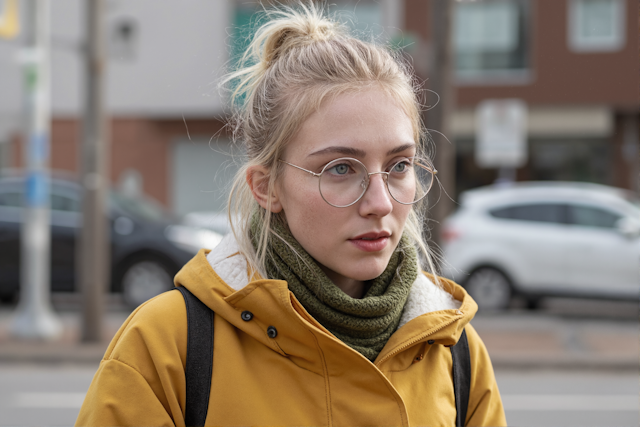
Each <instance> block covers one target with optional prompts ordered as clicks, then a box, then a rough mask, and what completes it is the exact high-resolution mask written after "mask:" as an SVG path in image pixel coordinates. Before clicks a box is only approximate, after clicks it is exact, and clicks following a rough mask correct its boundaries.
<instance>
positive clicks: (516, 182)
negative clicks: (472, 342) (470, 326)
mask: <svg viewBox="0 0 640 427" xmlns="http://www.w3.org/2000/svg"><path fill="white" fill-rule="evenodd" d="M285 3H286V2H285ZM323 3H325V4H326V7H327V8H328V10H329V11H330V12H331V13H335V14H336V15H337V16H338V17H339V19H340V20H342V21H344V22H345V23H346V24H347V25H350V26H351V27H352V28H354V29H355V30H356V32H357V33H358V34H359V35H360V36H361V37H363V38H366V39H375V40H376V41H377V42H379V43H385V44H388V45H389V46H391V48H392V49H394V50H396V51H397V52H398V54H399V55H402V56H404V58H405V59H406V60H407V61H408V62H409V63H410V64H411V65H412V67H413V69H414V71H415V74H416V78H417V79H418V81H420V82H421V83H422V85H423V87H424V88H425V89H426V90H425V91H424V95H423V96H424V97H423V100H422V101H423V103H424V105H425V112H424V121H425V123H426V125H427V127H428V128H429V129H430V135H431V139H432V142H433V146H434V147H435V162H436V167H437V169H438V171H439V174H438V177H440V184H441V188H442V189H440V188H436V189H434V190H432V191H433V194H430V196H429V197H430V200H429V201H430V204H431V205H432V208H431V218H432V219H433V220H432V221H429V223H428V224H426V227H427V228H428V229H430V230H431V237H432V240H433V242H434V247H435V244H437V245H438V246H439V247H440V248H441V249H442V251H443V254H444V261H443V263H442V265H441V267H442V271H443V274H445V275H446V276H448V277H452V278H454V279H455V280H456V281H458V282H459V283H461V284H463V285H464V286H465V287H466V288H467V289H468V291H469V292H470V293H471V294H472V295H473V296H474V298H475V299H476V300H477V301H478V303H479V305H480V312H479V314H478V315H477V317H476V320H475V321H474V325H475V326H476V328H477V329H478V330H479V332H480V334H481V336H482V337H483V338H484V340H485V343H486V345H487V347H488V349H489V352H490V354H491V355H492V358H493V361H494V365H495V368H496V372H497V376H498V383H499V386H500V388H501V391H502V393H503V395H504V397H503V398H504V403H505V408H506V410H507V419H508V421H509V423H510V425H522V426H524V425H532V426H533V425H555V426H559V425H563V426H564V425H567V426H569V425H576V426H577V425H580V426H587V425H602V426H605V425H629V426H631V425H638V423H639V421H640V420H639V418H638V410H639V402H638V394H639V392H640V388H639V385H638V362H639V360H640V344H639V343H638V326H637V325H638V324H637V322H638V302H639V295H640V204H639V203H638V199H637V193H638V189H639V188H638V187H639V185H640V184H639V183H640V181H639V177H640V176H639V174H640V150H639V148H640V143H639V134H640V110H639V108H638V107H640V96H639V95H640V71H639V70H640V67H639V56H638V39H639V27H638V22H639V18H640V15H639V10H638V3H637V2H636V1H634V0H462V1H455V0H342V1H341V0H334V1H330V2H323ZM47 5H48V6H47ZM95 5H101V7H99V8H94V7H93V6H95ZM260 10H261V6H260V5H259V4H258V3H257V2H254V1H248V0H190V1H188V2H184V1H178V0H155V1H152V0H136V1H124V0H102V1H94V0H91V1H81V0H56V1H55V2H53V1H46V0H0V301H1V302H2V305H0V426H1V425H70V424H73V422H74V420H75V414H77V412H78V408H79V406H80V405H81V402H82V399H83V396H84V392H85V391H86V389H87V387H88V384H89V382H90V380H91V377H92V375H93V373H94V372H95V369H96V368H97V365H98V362H99V360H100V358H101V356H102V353H103V352H104V350H105V349H106V345H107V343H108V341H109V340H110V338H111V337H112V336H113V334H114V333H115V331H116V330H117V328H118V327H119V326H120V324H121V323H122V322H123V321H124V319H125V318H126V317H127V315H128V314H129V313H130V312H131V310H132V309H133V308H134V307H136V306H137V305H138V304H140V303H141V302H143V301H145V300H146V299H148V298H150V297H152V296H154V295H156V294H158V293H160V292H162V291H164V290H167V289H170V287H171V286H173V285H172V277H173V275H174V274H175V273H176V272H177V271H178V270H179V269H180V267H181V266H182V265H183V264H184V263H185V262H186V261H187V260H188V259H190V258H191V257H192V256H193V255H194V254H195V253H196V252H197V250H198V249H199V248H201V247H213V246H215V245H216V244H217V242H219V241H220V239H221V236H222V235H224V234H225V233H227V232H228V231H229V228H228V222H227V221H226V215H225V213H224V209H225V203H226V198H227V196H228V192H229V186H230V180H231V178H232V177H233V175H234V173H235V172H236V171H237V169H238V165H239V164H240V163H241V161H242V155H243V152H242V147H240V146H238V145H235V144H234V143H233V142H232V138H231V134H230V133H229V131H228V129H227V128H225V117H226V114H227V113H228V108H227V104H226V98H225V96H226V95H225V94H224V93H221V92H220V91H219V89H218V87H217V81H218V79H219V78H220V77H221V76H222V75H224V73H225V70H227V69H228V67H230V66H233V64H234V63H235V61H237V58H238V55H239V54H240V53H241V52H242V51H243V49H244V47H245V46H247V44H248V40H249V38H250V37H251V34H252V33H253V29H254V28H255V26H256V12H258V11H260ZM43 177H44V178H43ZM100 183H102V184H100ZM90 215H93V216H90ZM83 218H84V219H83ZM92 218H93V219H92ZM91 221H97V222H96V223H95V224H98V225H97V226H95V227H93V226H92V227H86V225H87V224H94V223H93V222H91ZM83 224H85V227H83ZM100 224H103V226H100ZM38 227H40V228H38ZM100 227H103V232H102V234H100V233H97V234H95V235H90V233H89V231H90V230H89V231H88V230H87V228H89V229H91V230H93V229H94V228H95V229H96V230H98V231H99V230H100ZM47 229H49V230H50V232H45V231H42V230H47ZM30 230H31V231H30ZM33 230H40V231H39V232H37V231H33ZM38 233H39V234H38ZM30 236H31V237H30ZM33 236H36V238H34V237H33ZM37 236H41V237H42V238H41V239H40V240H38V239H37ZM45 240H46V241H47V242H48V243H46V242H45ZM35 241H42V242H45V243H38V244H39V245H40V246H38V247H37V248H36V247H35V246H29V245H31V244H32V243H29V242H35ZM34 248H36V249H34ZM36 251H37V253H38V254H40V255H38V256H33V257H31V256H29V257H28V258H29V261H28V262H27V257H25V256H24V255H23V254H32V253H35V252H36ZM88 254H95V255H88ZM37 260H40V261H39V264H38V262H37ZM83 266H84V268H83ZM88 266H91V268H89V267H88ZM89 270H91V271H94V270H95V271H97V272H99V273H100V274H99V275H98V276H99V278H98V279H96V276H95V275H94V276H91V274H90V271H89ZM81 278H82V279H81ZM100 278H101V279H100ZM52 325H53V326H52Z"/></svg>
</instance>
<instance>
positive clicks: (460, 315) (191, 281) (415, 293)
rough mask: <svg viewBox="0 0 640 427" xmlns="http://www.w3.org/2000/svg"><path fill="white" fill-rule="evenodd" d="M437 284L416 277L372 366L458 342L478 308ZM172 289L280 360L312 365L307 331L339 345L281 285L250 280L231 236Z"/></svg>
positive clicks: (451, 286)
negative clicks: (246, 314) (248, 317)
mask: <svg viewBox="0 0 640 427" xmlns="http://www.w3.org/2000/svg"><path fill="white" fill-rule="evenodd" d="M439 281H440V283H441V285H442V287H439V286H437V285H435V284H434V283H433V282H434V278H433V276H431V275H429V274H427V273H424V274H420V275H418V278H417V279H416V281H415V282H414V283H413V285H412V287H411V291H410V293H409V297H408V299H407V302H406V304H405V308H404V311H403V314H402V317H401V321H400V325H399V327H398V330H397V331H396V332H395V333H394V334H393V335H392V336H391V338H390V339H389V341H388V342H387V344H386V346H385V347H384V348H383V350H382V351H381V352H380V354H379V356H378V358H377V359H376V362H375V363H376V365H379V364H382V363H383V362H384V361H385V360H388V359H391V358H392V357H393V356H394V355H396V354H399V353H401V352H403V351H404V350H406V349H408V348H410V347H412V346H415V345H419V344H421V343H423V342H425V341H426V340H427V339H428V340H429V342H430V343H431V342H432V340H433V342H438V343H440V344H443V345H446V346H450V345H454V344H455V343H456V342H457V341H458V339H459V337H460V334H461V333H462V330H463V329H464V327H465V326H466V325H467V324H468V322H469V321H470V320H471V319H472V318H473V316H474V315H475V313H476V311H477V305H476V303H475V302H474V301H473V300H472V299H471V297H469V295H468V294H467V293H466V291H465V290H464V289H463V288H462V287H461V286H459V285H457V284H455V283H454V282H452V281H450V280H447V279H444V278H439ZM175 285H176V286H184V287H185V288H187V289H189V291H191V292H192V293H193V294H194V295H195V296H196V297H198V299H200V300H201V301H202V302H203V303H204V304H206V305H207V306H208V307H209V308H211V309H212V310H213V311H214V312H215V313H216V314H217V315H218V316H221V317H222V318H224V319H225V320H226V321H227V322H229V323H231V324H233V325H234V326H235V327H237V328H239V329H241V330H242V331H244V332H245V333H247V334H249V335H250V336H252V337H253V338H254V339H256V340H258V341H259V342H261V343H262V344H264V345H266V346H268V347H270V348H272V349H273V350H274V351H276V352H278V353H280V354H282V355H285V356H288V357H296V358H300V361H304V360H306V361H307V362H311V360H312V359H313V358H314V357H313V355H312V354H305V353H308V352H309V351H311V352H312V351H314V350H313V349H314V348H315V345H314V343H313V342H311V341H313V338H312V337H311V335H312V334H309V328H314V329H319V330H320V331H322V332H324V333H326V334H328V335H329V336H330V337H331V338H333V339H334V340H336V341H338V342H340V341H339V340H338V339H337V338H335V337H334V336H333V334H331V333H330V332H329V331H327V330H326V329H325V328H324V327H323V326H322V325H321V324H320V323H318V322H317V321H316V320H315V319H313V317H311V316H310V315H309V314H308V313H307V312H306V310H305V309H304V307H302V305H301V304H300V303H299V302H298V301H297V299H296V298H295V296H294V295H293V294H292V293H291V292H290V291H289V289H288V287H287V283H286V282H285V281H283V280H273V279H261V278H260V279H258V280H251V279H250V278H249V276H248V266H247V261H246V259H245V258H244V256H242V255H241V254H240V253H239V250H238V245H237V243H236V241H235V239H234V237H233V235H227V236H226V237H225V238H224V239H223V240H222V242H221V243H220V244H219V245H218V246H216V248H215V249H214V250H212V251H209V250H207V249H201V250H200V251H199V252H198V254H197V255H196V256H195V257H194V258H193V259H192V260H191V261H189V262H188V263H187V264H186V265H185V266H184V267H183V268H182V269H181V270H180V272H179V273H178V274H177V275H176V277H175ZM243 311H250V312H251V313H252V314H253V320H252V321H250V322H247V321H244V320H243V319H242V317H241V314H242V312H243ZM270 326H274V327H276V328H277V334H278V335H277V336H278V339H277V341H276V340H274V339H273V338H271V337H270V336H269V335H268V334H267V332H266V331H267V328H269V327H270ZM340 343H341V342H340ZM343 345H344V344H343ZM305 349H306V350H305ZM362 357H364V356H362ZM302 364H303V365H304V363H302Z"/></svg>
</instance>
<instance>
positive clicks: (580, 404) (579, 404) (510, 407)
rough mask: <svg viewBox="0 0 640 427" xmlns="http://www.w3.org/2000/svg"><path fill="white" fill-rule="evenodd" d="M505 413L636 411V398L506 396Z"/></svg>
mask: <svg viewBox="0 0 640 427" xmlns="http://www.w3.org/2000/svg"><path fill="white" fill-rule="evenodd" d="M502 403H503V405H504V409H505V410H507V411H637V410H638V409H639V408H640V401H639V399H638V396H634V395H632V394H607V395H594V394H584V395H581V394H507V395H503V396H502Z"/></svg>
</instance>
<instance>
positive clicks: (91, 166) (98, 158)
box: [76, 0, 111, 342]
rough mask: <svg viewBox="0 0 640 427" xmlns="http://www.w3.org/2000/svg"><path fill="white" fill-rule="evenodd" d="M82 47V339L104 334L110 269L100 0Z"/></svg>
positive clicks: (89, 11)
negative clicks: (83, 63)
mask: <svg viewBox="0 0 640 427" xmlns="http://www.w3.org/2000/svg"><path fill="white" fill-rule="evenodd" d="M84 5H85V8H86V34H87V42H86V46H85V49H86V50H85V79H86V88H85V94H86V98H85V110H84V111H85V114H84V120H83V122H84V123H83V135H82V136H83V138H82V157H81V159H82V164H81V165H80V170H81V171H82V175H81V181H80V182H81V184H82V187H83V189H84V191H83V198H82V221H83V222H82V231H81V233H80V245H79V247H78V252H77V254H76V259H77V260H78V262H77V263H76V264H77V273H76V276H77V277H78V278H79V279H80V280H79V284H80V289H81V291H82V310H83V311H82V313H83V322H82V326H83V329H82V340H83V341H84V342H97V341H100V339H101V338H102V337H101V335H102V319H103V317H104V293H105V292H106V290H107V284H108V283H109V281H110V280H109V273H110V268H109V265H110V262H109V258H110V248H111V245H110V237H109V228H108V217H107V196H108V189H109V173H108V171H109V168H108V165H109V162H108V157H107V156H108V153H109V150H108V136H107V126H106V125H107V122H106V118H105V108H104V74H105V59H104V58H105V55H104V39H103V37H104V31H103V20H102V16H103V11H104V1H103V0H88V1H87V2H85V3H84Z"/></svg>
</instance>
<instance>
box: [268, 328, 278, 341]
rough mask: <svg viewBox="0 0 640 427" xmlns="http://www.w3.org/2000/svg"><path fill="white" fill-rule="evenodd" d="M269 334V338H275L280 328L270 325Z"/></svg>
mask: <svg viewBox="0 0 640 427" xmlns="http://www.w3.org/2000/svg"><path fill="white" fill-rule="evenodd" d="M267 335H269V338H275V337H277V336H278V330H277V329H276V328H274V327H273V326H269V327H268V328H267Z"/></svg>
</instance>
